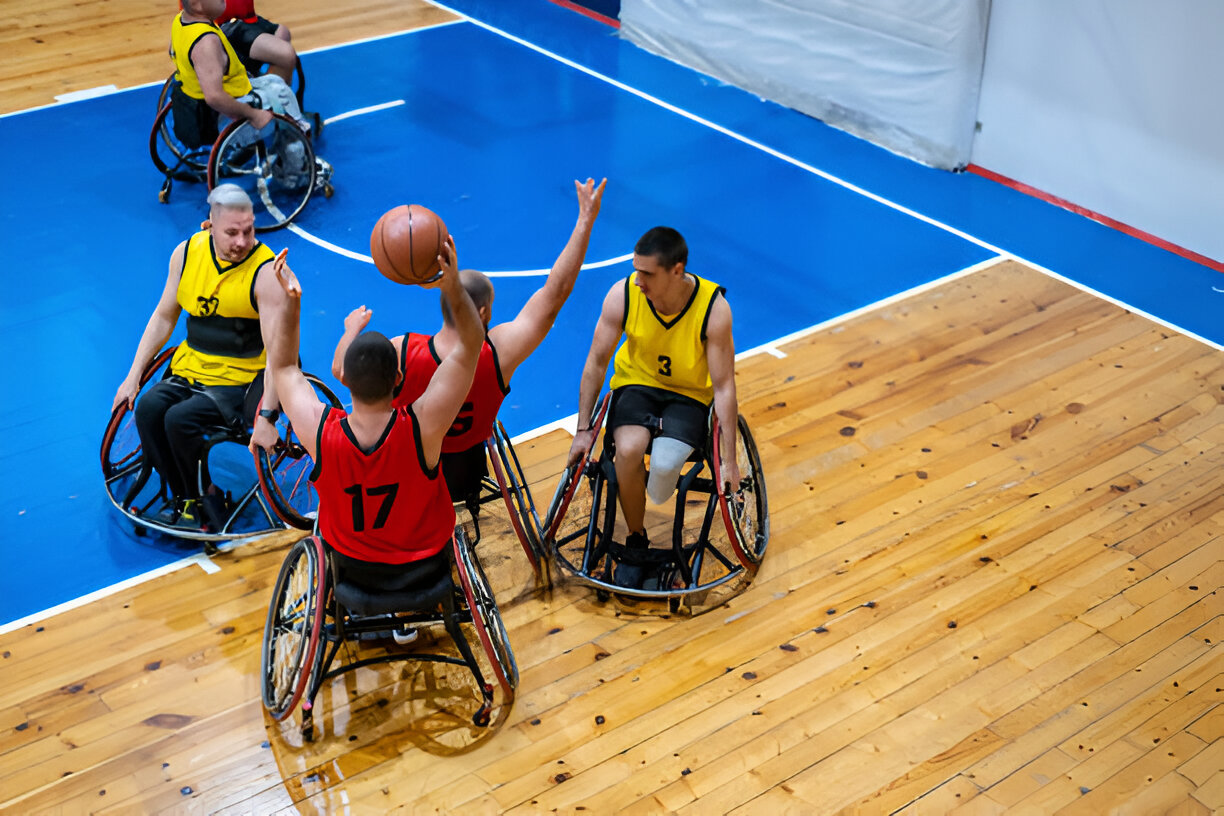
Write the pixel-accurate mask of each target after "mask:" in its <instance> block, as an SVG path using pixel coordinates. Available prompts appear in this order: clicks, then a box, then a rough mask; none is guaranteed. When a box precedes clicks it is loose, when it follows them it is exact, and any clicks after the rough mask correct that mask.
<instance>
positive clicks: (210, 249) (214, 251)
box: [208, 232, 266, 291]
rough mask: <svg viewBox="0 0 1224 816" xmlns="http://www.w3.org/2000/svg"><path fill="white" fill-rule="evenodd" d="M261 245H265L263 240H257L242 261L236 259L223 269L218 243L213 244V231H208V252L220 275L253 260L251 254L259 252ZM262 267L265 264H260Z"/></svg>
mask: <svg viewBox="0 0 1224 816" xmlns="http://www.w3.org/2000/svg"><path fill="white" fill-rule="evenodd" d="M261 246H263V241H256V242H255V246H253V247H251V251H250V252H248V253H247V254H246V255H244V256H243V258H242V260H241V261H235V262H234V263H232V264H230V265H229V266H228V267H225V268H224V269H223V268H222V267H221V261H219V260H217V247H216V245H214V244H213V237H212V233H211V232H210V233H208V252H209V254H210V255H212V262H213V268H215V269H216V270H217V274H219V275H224V274H225V273H226V272H229V271H230V270H232V269H237V268H238V267H240V266H242V265H243V264H244V263H246V262H247V261H249V260H251V256H252V255H254V254H255V253H256V252H258V251H259V248H260V247H261ZM265 263H266V261H265ZM260 267H261V268H262V267H263V264H260ZM253 285H254V284H252V286H253ZM252 291H254V290H252Z"/></svg>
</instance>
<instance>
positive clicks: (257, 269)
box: [247, 255, 279, 314]
mask: <svg viewBox="0 0 1224 816" xmlns="http://www.w3.org/2000/svg"><path fill="white" fill-rule="evenodd" d="M247 257H248V258H249V257H250V256H249V255H248V256H247ZM274 260H276V258H269V259H268V260H266V261H264V262H263V263H261V264H260V265H259V266H257V267H255V274H254V275H252V276H251V292H250V298H251V308H252V309H254V310H255V314H259V301H258V300H256V299H255V283H256V281H258V280H259V273H260V272H262V271H263V268H264V267H265V266H267V265H268V264H270V263H272V262H273V261H274ZM272 274H273V275H275V274H276V273H275V272H273V273H272ZM277 283H278V284H279V281H278V282H277Z"/></svg>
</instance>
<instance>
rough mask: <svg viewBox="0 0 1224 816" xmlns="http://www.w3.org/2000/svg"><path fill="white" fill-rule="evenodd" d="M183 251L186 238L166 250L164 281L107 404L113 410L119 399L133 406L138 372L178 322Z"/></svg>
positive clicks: (143, 367)
mask: <svg viewBox="0 0 1224 816" xmlns="http://www.w3.org/2000/svg"><path fill="white" fill-rule="evenodd" d="M186 253H187V242H186V241H184V242H183V243H181V244H179V245H178V246H177V247H176V248H175V250H174V252H172V253H171V254H170V270H169V271H168V272H167V273H166V284H165V286H163V287H162V293H161V298H160V299H158V301H157V306H156V307H155V308H154V309H153V314H151V315H149V322H148V323H146V324H145V329H144V333H143V334H141V335H140V343H138V344H137V346H136V356H135V357H134V358H133V359H132V367H131V368H129V369H128V373H127V376H126V377H124V378H123V382H122V383H120V384H119V390H118V391H116V392H115V401H114V403H113V404H112V405H111V410H112V411H114V410H115V409H116V408H118V407H119V404H120V403H123V402H126V403H127V404H128V408H134V407H135V406H136V392H138V391H139V390H140V375H141V374H143V373H144V370H145V369H146V368H148V366H149V361H151V360H152V359H153V355H155V354H157V352H159V351H161V349H162V346H164V345H166V341H167V340H169V339H170V335H171V333H173V332H174V326H175V324H176V323H178V319H179V314H180V313H181V312H182V311H183V309H182V307H181V306H179V304H178V285H179V280H180V279H181V277H182V274H183V257H184V256H185V255H186Z"/></svg>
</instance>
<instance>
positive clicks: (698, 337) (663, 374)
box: [612, 273, 725, 403]
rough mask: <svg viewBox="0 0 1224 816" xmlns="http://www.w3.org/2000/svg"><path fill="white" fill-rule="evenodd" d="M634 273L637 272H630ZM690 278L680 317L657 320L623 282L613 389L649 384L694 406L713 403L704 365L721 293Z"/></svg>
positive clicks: (703, 281)
mask: <svg viewBox="0 0 1224 816" xmlns="http://www.w3.org/2000/svg"><path fill="white" fill-rule="evenodd" d="M634 274H637V273H634ZM693 277H694V278H695V279H696V281H697V285H696V286H695V287H693V294H692V296H691V297H690V298H689V301H688V303H686V304H684V308H683V309H681V310H680V313H679V314H675V315H661V314H659V313H658V312H656V311H655V309H654V306H652V305H651V303H650V301H649V300H647V299H646V296H645V295H644V294H642V290H641V289H639V288H637V287H636V286H634V285H633V279H632V278H625V322H624V325H623V326H622V327H621V328H622V330H623V331H624V333H625V342H624V343H623V344H622V345H621V347H620V348H619V349H617V351H616V357H615V358H614V359H613V372H612V388H614V389H615V388H620V387H621V386H622V385H648V386H651V387H654V388H662V389H664V390H666V391H674V392H675V393H677V394H683V395H684V396H686V397H692V398H693V399H695V400H697V401H698V402H703V403H709V402H710V400H712V399H713V398H714V386H713V385H712V384H711V382H710V367H709V364H708V362H707V360H706V324H707V323H708V322H709V320H710V310H711V309H712V308H713V306H714V299H715V298H716V297H718V296H719V295H720V294H722V293H723V292H724V291H725V290H724V289H723V287H721V286H719V285H718V284H717V283H714V282H712V281H708V280H706V279H704V278H699V277H697V276H696V275H693Z"/></svg>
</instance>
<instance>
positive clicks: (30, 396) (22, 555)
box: [0, 0, 1224, 625]
mask: <svg viewBox="0 0 1224 816" xmlns="http://www.w3.org/2000/svg"><path fill="white" fill-rule="evenodd" d="M453 5H455V6H456V7H457V8H458V10H460V11H461V12H465V13H468V14H471V15H472V16H473V17H474V18H476V19H478V20H480V21H481V22H480V23H477V22H473V21H464V22H458V23H454V24H450V25H443V26H439V27H435V28H429V29H424V30H420V31H416V32H410V33H405V34H400V35H396V36H390V37H387V38H384V39H379V40H375V41H371V42H364V43H360V44H355V45H351V46H345V47H341V48H335V49H330V50H326V51H320V52H316V53H311V54H307V55H305V57H304V63H305V67H306V71H307V73H308V76H309V78H310V82H309V106H310V107H311V108H313V109H316V110H319V111H321V112H322V113H323V115H324V116H325V117H331V116H337V115H339V114H343V113H346V112H350V111H357V110H360V109H364V108H377V109H376V110H372V111H370V112H368V113H364V114H361V115H354V116H352V117H350V118H345V119H342V120H339V121H336V122H334V123H332V124H331V125H330V126H329V127H328V128H327V130H326V133H325V134H324V137H323V140H322V142H321V144H320V146H319V152H320V154H321V155H323V156H324V157H326V158H327V159H328V160H329V161H330V162H331V163H332V164H333V165H334V166H335V168H336V173H335V179H334V183H335V187H336V194H335V196H334V197H333V198H331V199H330V200H324V199H322V198H321V197H318V198H315V199H312V201H311V203H310V205H309V208H308V209H307V211H306V212H305V213H304V214H303V215H302V216H301V217H299V219H298V220H297V221H296V222H295V224H296V226H297V227H298V228H299V231H298V232H290V231H287V230H283V231H280V232H276V233H272V234H270V235H266V236H264V240H265V241H266V242H267V243H268V244H269V245H270V246H271V247H272V248H273V249H279V248H280V247H282V246H287V247H289V260H290V263H291V264H292V266H293V267H294V269H295V271H296V272H297V274H298V276H299V277H300V278H301V279H302V283H303V288H304V293H305V294H304V298H303V315H302V319H303V331H302V334H303V337H302V340H303V346H302V358H303V363H304V367H305V368H307V369H309V370H312V371H314V372H316V373H318V374H320V375H323V376H324V378H325V379H327V380H329V381H330V379H331V378H330V374H329V373H328V369H329V367H330V361H331V356H332V349H333V348H334V343H335V341H336V339H337V338H338V336H339V334H340V331H341V329H342V321H343V318H344V316H345V315H346V314H347V313H348V312H349V311H350V310H351V309H352V308H354V307H356V306H359V305H362V304H365V305H368V306H370V307H371V308H373V309H374V312H375V315H374V320H373V323H372V327H373V328H376V329H378V330H380V331H383V332H384V333H385V334H388V335H393V334H398V333H401V332H403V331H407V330H414V331H432V330H434V328H436V326H437V324H438V322H439V318H438V312H437V304H436V295H435V294H433V293H426V292H424V291H422V290H419V289H416V288H409V287H403V286H397V285H395V284H392V283H390V282H389V281H387V280H386V279H384V278H382V277H381V276H380V275H379V274H378V273H377V272H376V271H375V270H374V268H373V266H372V265H370V264H369V263H367V262H365V261H363V260H359V259H355V258H353V257H350V255H351V254H354V253H355V254H358V255H361V254H367V253H368V252H369V231H370V228H371V226H372V225H373V224H374V222H375V220H376V219H377V218H378V216H379V215H380V214H381V213H383V212H384V211H385V210H387V209H389V208H391V207H393V206H395V205H397V204H401V203H408V202H416V203H421V204H425V205H427V206H429V207H430V208H432V209H434V210H435V211H436V212H438V213H439V214H440V215H441V216H442V217H443V219H444V220H445V221H446V222H447V225H448V226H449V228H450V230H451V232H452V234H454V235H455V237H456V242H457V246H458V249H459V257H460V261H461V264H462V265H463V266H471V267H475V268H477V269H481V270H484V271H487V272H490V273H493V274H494V275H495V278H496V279H495V283H496V286H497V299H496V303H495V306H494V319H495V320H496V319H499V317H500V318H505V317H507V316H510V315H512V314H514V313H515V312H516V311H517V309H518V308H519V306H521V304H522V303H523V302H524V301H525V299H526V297H527V296H528V295H530V294H531V292H532V291H534V290H535V288H536V287H538V286H539V285H540V282H541V281H542V277H541V275H542V274H543V273H544V272H545V271H546V270H547V269H548V267H549V266H550V265H551V264H552V261H553V260H554V258H555V257H556V254H557V252H558V251H559V250H560V249H561V247H562V246H563V244H564V242H565V240H566V238H567V237H568V235H569V232H570V229H571V227H572V225H573V221H574V218H575V216H576V213H577V204H576V200H575V197H574V193H573V180H574V179H585V178H587V177H588V176H592V177H594V178H596V179H599V178H600V177H603V176H607V177H608V188H607V192H606V194H605V196H604V203H603V210H602V213H601V215H600V218H599V222H598V223H597V225H596V227H595V231H594V235H593V237H592V240H591V245H590V249H589V251H588V254H587V261H588V263H595V264H598V263H599V262H601V261H608V260H611V259H616V258H620V257H623V256H625V255H627V254H628V253H631V252H632V247H633V243H634V241H635V240H636V238H637V237H638V236H639V235H640V234H641V233H642V232H644V231H645V230H646V229H647V228H649V227H651V226H654V225H656V224H668V225H670V226H674V227H676V228H678V229H679V230H680V231H681V232H683V233H684V234H685V236H686V237H687V239H688V242H689V245H690V247H691V255H690V263H689V268H690V269H691V270H692V271H693V272H695V273H697V274H700V275H703V276H706V277H710V278H713V279H714V280H717V281H719V282H720V283H722V284H724V285H725V286H726V287H727V289H728V297H729V301H730V303H731V305H732V308H733V310H734V315H735V336H736V344H737V347H738V348H740V349H748V348H751V347H754V346H758V345H761V344H764V343H768V342H770V341H772V340H775V339H777V338H779V337H783V336H785V335H788V334H790V333H793V332H796V331H799V330H801V329H804V328H807V327H810V326H813V325H815V324H818V323H821V322H823V321H827V320H830V319H833V318H835V317H837V316H839V315H842V314H845V313H847V312H850V311H853V310H855V309H859V308H862V307H864V306H867V305H869V304H871V303H874V302H876V301H878V300H881V299H883V298H886V297H890V296H894V295H896V294H898V293H900V292H903V291H906V290H908V289H910V288H912V287H915V286H919V285H922V284H926V283H929V282H931V281H935V280H938V279H940V278H942V277H944V276H947V275H950V274H953V273H955V272H958V271H960V270H963V269H965V268H967V267H971V266H973V265H975V264H978V263H980V262H983V261H986V260H988V259H991V258H994V257H997V256H998V255H999V254H1001V253H1003V254H1013V255H1016V256H1018V257H1020V258H1022V259H1024V260H1026V261H1028V262H1030V263H1032V264H1035V265H1038V266H1040V267H1044V268H1046V269H1047V270H1049V271H1051V272H1053V273H1056V274H1058V275H1061V276H1064V277H1066V278H1069V279H1072V280H1073V281H1075V282H1077V283H1078V284H1080V285H1083V286H1085V287H1087V288H1091V289H1094V290H1096V291H1098V292H1101V293H1102V294H1104V295H1106V296H1108V297H1111V298H1114V299H1116V300H1119V301H1121V302H1123V303H1125V304H1128V305H1130V306H1131V307H1132V308H1135V309H1137V310H1140V311H1144V312H1147V313H1148V314H1150V315H1153V316H1155V317H1157V318H1159V319H1161V320H1163V321H1165V322H1168V323H1170V324H1172V325H1175V326H1177V327H1180V328H1182V329H1184V330H1187V331H1190V332H1192V333H1195V334H1198V335H1200V336H1201V337H1204V338H1206V339H1208V340H1210V341H1212V342H1215V343H1220V342H1221V341H1224V330H1221V329H1220V327H1219V325H1218V321H1217V320H1215V319H1214V314H1213V313H1214V311H1215V310H1216V308H1217V305H1216V301H1215V298H1219V297H1224V295H1221V294H1219V293H1218V292H1216V291H1215V290H1214V287H1215V286H1217V285H1221V281H1220V280H1219V276H1218V274H1217V273H1215V272H1213V271H1211V270H1209V269H1207V268H1205V267H1202V266H1198V265H1196V264H1194V263H1192V262H1190V261H1187V260H1184V259H1182V258H1180V257H1177V256H1175V255H1172V254H1170V253H1167V252H1165V251H1163V250H1160V249H1156V248H1154V247H1152V246H1149V245H1148V244H1145V243H1142V242H1140V241H1138V240H1135V239H1132V238H1129V237H1127V236H1124V235H1121V234H1119V233H1116V232H1114V231H1112V230H1110V229H1108V228H1106V227H1103V226H1100V225H1098V224H1096V223H1093V222H1091V221H1088V220H1087V219H1084V218H1082V217H1080V216H1076V215H1073V214H1071V213H1068V212H1065V211H1063V210H1060V209H1057V208H1055V207H1052V206H1050V205H1048V204H1044V203H1042V202H1039V201H1036V200H1034V199H1031V198H1028V197H1026V196H1023V195H1021V194H1019V193H1015V192H1013V191H1011V190H1008V189H1006V188H1003V187H1000V186H998V185H995V184H993V183H992V182H989V181H986V180H984V179H982V178H979V177H976V176H969V175H953V174H949V173H945V172H942V171H936V170H930V169H927V168H925V167H922V166H919V165H916V164H914V163H912V162H909V161H907V160H905V159H901V158H899V157H896V156H894V155H892V154H890V153H888V152H886V151H883V150H881V149H879V148H875V147H873V146H871V145H869V144H867V143H864V142H861V141H859V140H857V139H854V138H852V137H850V136H847V135H845V134H843V133H840V132H838V131H835V130H832V129H830V128H828V127H826V126H824V125H822V124H821V123H820V122H818V121H815V120H813V119H810V118H807V117H805V116H803V115H801V114H798V113H795V112H794V111H790V110H787V109H784V108H781V107H779V106H777V105H773V104H771V103H768V102H763V101H761V100H759V99H758V98H756V97H755V96H752V95H750V94H745V93H743V92H740V91H738V90H736V89H734V88H729V87H726V86H723V85H721V84H719V83H717V82H715V81H713V80H711V79H709V78H708V77H703V76H701V75H698V74H696V73H694V72H691V71H688V70H686V69H684V68H681V67H679V66H677V65H675V64H672V63H670V62H667V61H665V60H662V59H658V58H655V57H653V56H651V55H649V54H646V53H645V52H642V51H640V50H638V49H637V48H635V47H634V46H632V45H629V44H627V43H624V42H622V41H620V40H619V39H617V38H616V37H614V36H613V35H612V31H611V29H609V28H608V27H606V26H604V25H602V24H600V23H598V22H596V21H594V20H590V19H587V18H585V17H583V16H581V15H578V14H575V13H573V12H570V11H567V10H565V9H561V8H558V7H553V6H549V5H547V4H540V5H541V6H542V8H536V7H534V6H533V7H532V9H531V11H530V13H526V12H525V11H524V10H523V9H522V8H516V9H515V10H514V11H513V15H512V14H511V12H510V11H508V10H506V9H505V8H504V6H505V4H498V3H494V2H492V0H470V2H461V3H455V4H453ZM515 5H517V4H515ZM157 90H158V89H157V88H156V87H147V88H141V89H135V90H131V91H125V92H121V93H117V94H113V95H110V96H104V97H101V98H97V99H92V100H88V101H83V102H77V103H72V104H66V105H57V106H52V107H49V108H44V109H39V110H34V111H29V112H25V113H21V114H15V115H11V116H6V117H3V118H0V155H2V156H4V159H3V162H4V168H3V169H4V176H5V178H6V180H7V181H6V189H7V190H8V191H9V199H10V201H9V206H7V207H6V208H5V210H4V212H3V214H0V241H2V243H3V248H4V254H5V256H6V257H7V259H8V261H9V271H8V272H7V273H6V274H5V275H4V276H3V279H2V283H0V330H2V331H3V337H4V339H5V342H6V345H7V347H8V348H9V350H10V353H9V355H8V356H7V357H6V358H5V360H4V361H3V363H0V375H3V377H4V380H5V381H6V382H7V383H9V384H10V386H9V387H10V394H11V396H10V400H9V402H10V405H11V407H10V413H9V416H10V419H11V428H10V431H9V433H7V434H5V436H4V441H3V442H2V443H0V466H3V469H4V472H5V473H7V474H9V478H8V479H7V489H6V490H4V491H3V493H0V540H2V541H3V542H4V552H5V553H6V555H7V556H8V559H9V568H8V569H6V570H5V571H4V577H3V579H2V580H3V582H4V586H3V592H0V625H3V624H4V623H7V622H11V621H15V620H18V619H21V618H23V617H25V616H28V615H32V614H35V613H38V612H39V611H41V610H44V609H48V608H50V607H53V606H55V605H57V604H60V603H64V602H67V601H70V600H72V599H74V598H77V597H79V596H81V595H84V594H88V593H90V592H94V591H97V590H100V589H103V588H105V587H108V586H111V585H113V584H115V583H117V582H120V581H123V580H126V579H129V578H132V577H134V576H137V575H140V574H142V573H145V572H147V571H150V570H153V569H156V568H158V567H160V566H163V565H165V564H168V563H171V562H174V561H176V560H178V559H180V558H182V557H184V556H185V555H191V554H194V552H195V550H194V549H190V550H189V549H184V548H181V547H179V546H178V545H176V544H174V543H173V542H167V541H159V540H157V539H154V538H137V537H136V536H135V535H134V534H133V533H132V532H131V530H130V529H129V528H128V527H127V525H125V524H123V523H121V520H120V518H119V517H118V514H117V513H115V512H114V511H113V509H112V508H111V506H110V504H109V502H108V501H107V499H106V496H105V493H104V491H103V489H102V484H101V477H100V472H99V465H98V449H99V443H100V438H101V434H102V431H103V429H104V426H105V424H106V420H107V418H108V415H109V410H110V406H111V401H112V399H113V396H114V393H115V390H116V388H117V387H118V385H119V383H120V381H121V380H122V379H123V376H124V375H125V373H126V371H127V368H128V366H129V364H130V362H131V359H132V356H133V354H134V352H135V348H136V343H137V340H138V339H139V337H140V334H141V331H142V330H143V328H144V325H145V321H146V320H147V319H148V317H149V314H150V312H151V311H152V309H153V306H154V305H155V303H156V301H157V298H158V295H159V293H160V290H161V286H162V284H163V282H164V280H165V276H166V271H167V267H166V264H167V260H168V258H169V255H170V252H171V251H172V250H173V248H174V246H175V245H176V244H177V243H178V242H179V241H180V240H182V239H184V238H185V237H187V236H188V235H189V234H190V233H191V232H193V231H194V230H195V228H196V226H197V225H198V223H199V222H200V220H201V219H202V218H203V217H204V215H205V208H204V206H203V197H204V192H205V191H204V190H203V188H202V186H201V187H193V186H191V185H188V184H178V185H176V187H175V191H174V197H173V200H172V201H171V203H170V204H168V205H162V204H159V203H158V202H157V197H156V192H157V189H158V187H159V186H160V183H161V177H160V175H159V174H158V172H157V171H156V170H155V169H154V168H153V166H152V165H151V163H150V161H149V158H148V153H147V144H148V131H149V127H150V125H151V123H152V119H153V116H154V113H155V110H154V107H155V101H156V97H157ZM401 102H402V103H401ZM387 105H389V106H387ZM320 244H330V245H332V246H334V247H338V248H340V249H343V250H347V251H348V253H349V254H341V253H339V252H337V251H334V250H333V249H329V248H327V247H326V246H321V245H320ZM532 270H539V271H540V274H537V275H508V274H506V275H500V274H499V273H522V272H530V271H532ZM629 271H630V270H629V265H628V264H627V263H625V262H619V263H612V264H608V265H603V266H598V267H596V268H592V269H590V270H588V271H586V272H584V273H583V275H582V276H581V277H580V279H579V282H578V285H577V287H576V288H575V291H574V294H573V296H572V297H571V299H570V302H569V304H568V305H567V306H566V308H565V310H564V311H563V312H562V315H561V318H560V320H559V322H558V325H557V327H556V328H555V329H554V332H553V334H552V335H551V336H550V337H549V339H548V340H547V341H546V342H545V344H544V346H543V347H542V348H541V349H540V351H539V352H537V354H536V355H535V356H534V357H532V358H531V359H530V360H529V361H528V362H527V363H526V364H525V365H524V366H523V367H522V368H520V369H519V371H518V373H517V374H516V375H515V378H514V382H513V390H512V392H511V394H510V396H509V397H508V399H507V401H506V403H505V406H504V408H503V409H502V414H501V418H502V421H503V422H504V423H505V424H506V426H507V428H508V429H509V430H510V432H511V433H512V434H515V433H520V432H523V431H526V430H529V429H532V428H535V427H538V426H540V425H543V424H546V423H548V422H552V421H554V420H557V419H559V418H561V417H564V416H567V415H569V414H572V413H573V412H574V411H575V410H576V407H577V406H576V398H577V388H578V378H579V373H580V368H581V365H582V361H583V359H584V358H585V354H586V349H587V345H588V343H589V340H590V335H591V330H592V328H593V325H594V318H595V315H596V314H597V311H598V307H599V303H600V301H601V299H602V297H603V294H604V293H605V292H606V291H607V289H608V287H609V286H610V285H611V284H612V283H613V282H614V281H615V280H617V279H619V278H621V277H623V276H624V275H625V274H627V273H628V272H629ZM1222 288H1224V286H1222Z"/></svg>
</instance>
